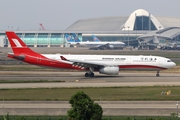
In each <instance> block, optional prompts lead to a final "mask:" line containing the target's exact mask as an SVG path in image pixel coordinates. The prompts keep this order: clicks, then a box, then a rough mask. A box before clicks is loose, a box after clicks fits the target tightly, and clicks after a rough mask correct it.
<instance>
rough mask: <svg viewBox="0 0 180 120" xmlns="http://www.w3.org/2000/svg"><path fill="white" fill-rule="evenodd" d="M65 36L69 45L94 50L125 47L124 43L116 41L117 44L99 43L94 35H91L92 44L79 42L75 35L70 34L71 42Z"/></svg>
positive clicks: (67, 36)
mask: <svg viewBox="0 0 180 120" xmlns="http://www.w3.org/2000/svg"><path fill="white" fill-rule="evenodd" d="M65 36H66V41H67V43H68V44H70V45H78V46H82V47H91V48H95V49H103V48H110V49H113V48H114V47H123V46H125V43H123V42H119V41H117V42H101V41H100V40H99V39H98V38H97V37H96V36H95V35H92V37H93V39H94V41H92V42H91V41H86V42H81V41H80V40H79V38H78V37H77V35H76V34H75V33H73V34H72V36H73V37H74V39H71V40H69V38H70V36H69V35H67V34H66V35H65Z"/></svg>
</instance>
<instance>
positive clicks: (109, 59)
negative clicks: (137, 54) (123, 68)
mask: <svg viewBox="0 0 180 120" xmlns="http://www.w3.org/2000/svg"><path fill="white" fill-rule="evenodd" d="M102 60H105V61H125V60H126V58H112V57H107V58H102ZM156 60H157V58H154V57H141V58H140V59H139V60H134V61H150V62H151V61H152V62H155V61H156Z"/></svg>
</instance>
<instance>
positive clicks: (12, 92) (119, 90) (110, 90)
mask: <svg viewBox="0 0 180 120" xmlns="http://www.w3.org/2000/svg"><path fill="white" fill-rule="evenodd" d="M168 90H171V94H170V95H161V92H162V91H168ZM78 91H84V92H85V93H86V94H88V95H89V96H90V97H91V98H92V99H93V100H96V101H124V100H129V101H144V100H152V101H159V100H162V101H169V100H179V98H180V86H152V87H107V88H101V87H99V88H32V89H0V98H4V100H7V101H11V100H17V101H19V100H27V101H36V100H37V101H67V100H69V99H70V97H71V96H72V95H74V94H75V93H76V92H78ZM1 100H2V99H1Z"/></svg>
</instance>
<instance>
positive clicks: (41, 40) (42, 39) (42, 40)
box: [37, 33, 50, 45]
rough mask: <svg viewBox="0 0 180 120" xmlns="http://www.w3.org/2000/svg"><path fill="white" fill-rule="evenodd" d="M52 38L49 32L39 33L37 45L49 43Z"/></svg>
mask: <svg viewBox="0 0 180 120" xmlns="http://www.w3.org/2000/svg"><path fill="white" fill-rule="evenodd" d="M49 43H50V39H49V36H48V33H39V34H38V36H37V45H48V44H49Z"/></svg>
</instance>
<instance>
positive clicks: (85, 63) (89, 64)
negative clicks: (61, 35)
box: [60, 56, 107, 68]
mask: <svg viewBox="0 0 180 120" xmlns="http://www.w3.org/2000/svg"><path fill="white" fill-rule="evenodd" d="M60 57H61V59H62V60H64V61H69V62H73V65H75V66H81V67H85V68H86V67H98V66H107V65H106V64H102V63H96V62H92V61H91V62H88V61H83V60H68V59H66V58H65V57H63V56H60Z"/></svg>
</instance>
